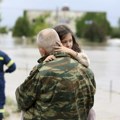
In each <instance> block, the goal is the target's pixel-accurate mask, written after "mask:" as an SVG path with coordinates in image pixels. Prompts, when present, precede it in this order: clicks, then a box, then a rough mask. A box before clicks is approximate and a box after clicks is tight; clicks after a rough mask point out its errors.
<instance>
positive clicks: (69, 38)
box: [61, 33, 73, 49]
mask: <svg viewBox="0 0 120 120" xmlns="http://www.w3.org/2000/svg"><path fill="white" fill-rule="evenodd" d="M61 42H62V44H63V46H65V47H67V48H70V49H71V48H72V46H73V39H72V35H71V34H70V33H68V34H67V35H65V37H64V39H63V40H61Z"/></svg>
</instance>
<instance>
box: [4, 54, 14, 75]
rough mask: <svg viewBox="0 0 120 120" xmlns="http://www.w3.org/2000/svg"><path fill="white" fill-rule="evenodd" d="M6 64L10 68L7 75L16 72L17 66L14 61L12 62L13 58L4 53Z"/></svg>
mask: <svg viewBox="0 0 120 120" xmlns="http://www.w3.org/2000/svg"><path fill="white" fill-rule="evenodd" d="M4 63H5V64H6V66H7V67H8V68H7V69H6V70H5V72H6V73H11V72H13V71H15V70H16V64H15V62H14V61H13V60H11V58H10V57H9V56H8V55H7V54H5V53H4Z"/></svg>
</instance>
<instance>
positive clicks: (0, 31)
mask: <svg viewBox="0 0 120 120" xmlns="http://www.w3.org/2000/svg"><path fill="white" fill-rule="evenodd" d="M7 32H8V31H7V28H6V27H0V33H7Z"/></svg>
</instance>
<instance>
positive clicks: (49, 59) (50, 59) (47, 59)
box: [44, 55, 56, 62]
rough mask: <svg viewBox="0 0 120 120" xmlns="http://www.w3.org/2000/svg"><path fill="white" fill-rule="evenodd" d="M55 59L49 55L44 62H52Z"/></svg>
mask: <svg viewBox="0 0 120 120" xmlns="http://www.w3.org/2000/svg"><path fill="white" fill-rule="evenodd" d="M55 58H56V57H55V56H54V55H49V56H48V57H47V58H46V59H45V60H44V62H49V61H52V60H54V59H55Z"/></svg>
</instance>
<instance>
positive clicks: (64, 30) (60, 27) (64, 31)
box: [53, 25, 81, 52]
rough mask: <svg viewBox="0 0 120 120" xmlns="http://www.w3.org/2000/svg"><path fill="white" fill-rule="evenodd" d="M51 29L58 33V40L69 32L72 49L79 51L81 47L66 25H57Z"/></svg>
mask: <svg viewBox="0 0 120 120" xmlns="http://www.w3.org/2000/svg"><path fill="white" fill-rule="evenodd" d="M53 29H54V30H55V31H56V32H57V33H58V35H59V38H60V40H63V39H64V37H65V36H66V35H67V34H68V33H70V34H71V35H72V39H73V46H72V49H73V50H74V51H76V52H81V48H80V47H79V45H78V43H77V42H76V40H75V36H74V34H73V32H72V31H71V30H70V29H69V28H68V27H67V26H66V25H57V26H55V27H54V28H53Z"/></svg>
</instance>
